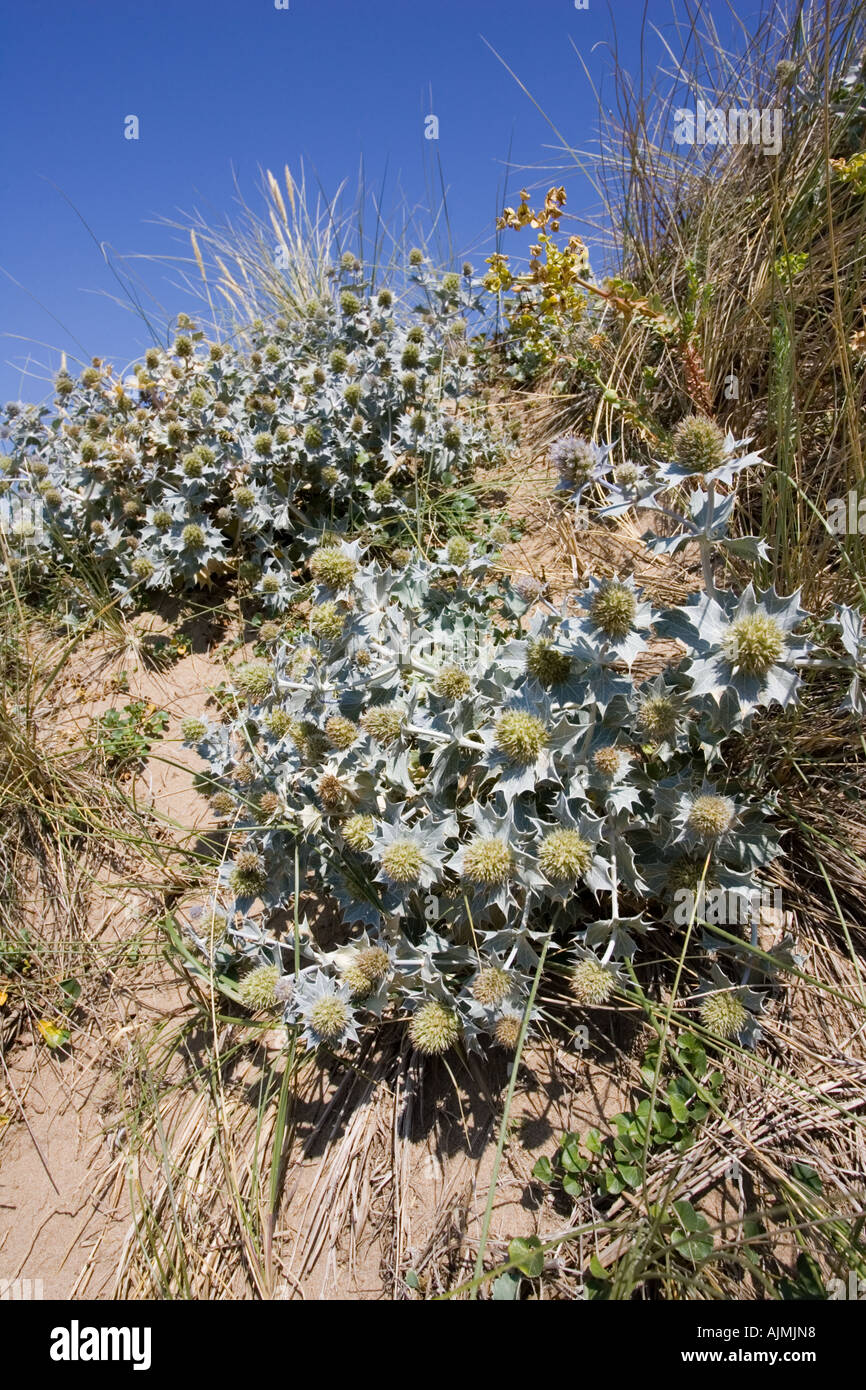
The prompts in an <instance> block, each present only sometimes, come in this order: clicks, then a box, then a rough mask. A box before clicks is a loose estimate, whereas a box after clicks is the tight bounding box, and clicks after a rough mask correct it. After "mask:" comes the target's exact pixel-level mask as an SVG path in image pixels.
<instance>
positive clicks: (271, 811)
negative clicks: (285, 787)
mask: <svg viewBox="0 0 866 1390" xmlns="http://www.w3.org/2000/svg"><path fill="white" fill-rule="evenodd" d="M281 804H282V803H281V802H280V798H279V797H278V796H277V794H276V792H263V793H262V795H261V796H260V797H259V804H258V806H257V807H256V820H259V821H267V820H270V818H271V816H275V815H276V814H277V812H278V811H279V810H280V806H281Z"/></svg>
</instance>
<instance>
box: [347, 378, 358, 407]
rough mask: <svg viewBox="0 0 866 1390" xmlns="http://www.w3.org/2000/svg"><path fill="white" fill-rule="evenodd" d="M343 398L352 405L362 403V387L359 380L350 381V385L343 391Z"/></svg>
mask: <svg viewBox="0 0 866 1390" xmlns="http://www.w3.org/2000/svg"><path fill="white" fill-rule="evenodd" d="M343 400H344V401H345V402H346V404H347V405H351V406H352V407H354V406H357V405H360V402H361V388H360V386H359V385H358V383H357V381H350V382H349V385H348V386H347V387H346V389H345V391H344V392H343Z"/></svg>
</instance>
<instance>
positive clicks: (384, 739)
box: [361, 705, 403, 747]
mask: <svg viewBox="0 0 866 1390" xmlns="http://www.w3.org/2000/svg"><path fill="white" fill-rule="evenodd" d="M361 727H362V728H363V729H364V731H365V732H366V733H368V734H369V735H370V737H371V738H374V739H375V740H376V742H377V743H381V744H383V745H384V746H385V747H387V746H388V744H389V743H394V742H395V741H396V739H398V738H399V737H400V730H401V728H402V727H403V711H402V710H401V709H400V708H399V707H398V706H397V705H373V707H372V708H371V709H368V710H367V711H366V712H365V713H364V714H362V715H361Z"/></svg>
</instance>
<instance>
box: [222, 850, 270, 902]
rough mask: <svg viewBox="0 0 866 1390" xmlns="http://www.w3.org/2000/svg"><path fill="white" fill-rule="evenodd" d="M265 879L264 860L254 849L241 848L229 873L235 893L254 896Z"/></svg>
mask: <svg viewBox="0 0 866 1390" xmlns="http://www.w3.org/2000/svg"><path fill="white" fill-rule="evenodd" d="M267 881H268V875H267V870H266V869H265V865H264V861H263V860H262V858H261V856H260V855H258V854H257V853H256V851H255V850H251V849H250V850H241V851H240V853H239V854H237V855H236V856H235V866H234V868H233V869H232V871H231V873H230V874H229V883H230V884H231V886H232V889H233V890H234V892H235V893H238V894H239V895H241V896H242V897H254V896H255V894H256V893H259V892H261V890H262V889H263V888H264V886H265V884H266V883H267Z"/></svg>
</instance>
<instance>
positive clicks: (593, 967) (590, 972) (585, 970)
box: [571, 956, 614, 1007]
mask: <svg viewBox="0 0 866 1390" xmlns="http://www.w3.org/2000/svg"><path fill="white" fill-rule="evenodd" d="M613 989H614V978H613V976H612V975H611V974H610V972H609V971H607V970H605V968H604V966H603V965H602V964H601V962H600V961H597V960H596V959H595V958H594V957H593V956H588V957H587V958H586V960H581V961H578V963H577V965H576V966H575V967H574V970H573V971H572V973H571V992H572V994H573V995H574V997H575V999H576V1000H577V1002H578V1003H579V1004H582V1005H584V1007H592V1005H594V1004H604V1003H605V1001H606V1000H608V999H609V998H610V996H611V994H612V993H613Z"/></svg>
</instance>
